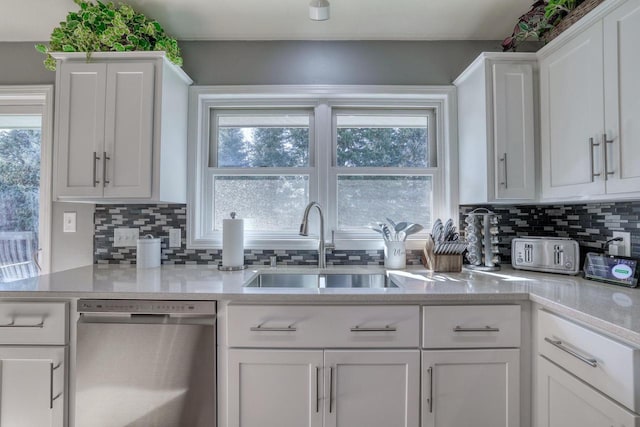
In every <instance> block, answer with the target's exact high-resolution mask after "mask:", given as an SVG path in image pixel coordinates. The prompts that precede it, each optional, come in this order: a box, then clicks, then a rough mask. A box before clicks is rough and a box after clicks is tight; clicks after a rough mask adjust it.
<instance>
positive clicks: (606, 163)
mask: <svg viewBox="0 0 640 427" xmlns="http://www.w3.org/2000/svg"><path fill="white" fill-rule="evenodd" d="M602 140H603V141H604V179H605V181H606V180H607V179H608V178H609V175H613V174H615V173H616V172H615V171H609V155H608V152H609V150H608V145H609V144H613V142H614V141H613V139H607V134H606V133H605V134H603V135H602Z"/></svg>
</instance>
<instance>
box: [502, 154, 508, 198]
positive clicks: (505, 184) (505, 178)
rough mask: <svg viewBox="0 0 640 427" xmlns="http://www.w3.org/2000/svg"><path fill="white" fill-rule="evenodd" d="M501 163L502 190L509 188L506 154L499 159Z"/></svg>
mask: <svg viewBox="0 0 640 427" xmlns="http://www.w3.org/2000/svg"><path fill="white" fill-rule="evenodd" d="M500 161H501V162H504V181H503V182H501V183H500V184H501V185H504V188H505V189H507V188H509V175H507V153H504V155H503V156H502V158H500Z"/></svg>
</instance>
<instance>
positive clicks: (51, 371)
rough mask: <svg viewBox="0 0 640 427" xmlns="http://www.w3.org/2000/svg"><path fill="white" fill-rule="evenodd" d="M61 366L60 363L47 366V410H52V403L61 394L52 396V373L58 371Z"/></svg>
mask: <svg viewBox="0 0 640 427" xmlns="http://www.w3.org/2000/svg"><path fill="white" fill-rule="evenodd" d="M61 365H62V362H60V363H58V364H57V365H55V366H54V365H53V362H51V363H50V364H49V409H53V401H54V400H56V399H58V398H59V397H60V396H62V392H60V393H58V394H56V395H55V396H54V395H53V371H55V370H56V369H58V368H59V367H60V366H61Z"/></svg>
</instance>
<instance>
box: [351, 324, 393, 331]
mask: <svg viewBox="0 0 640 427" xmlns="http://www.w3.org/2000/svg"><path fill="white" fill-rule="evenodd" d="M395 331H397V329H396V328H395V327H394V326H389V325H386V326H384V327H382V328H363V327H360V326H354V327H353V328H351V332H395Z"/></svg>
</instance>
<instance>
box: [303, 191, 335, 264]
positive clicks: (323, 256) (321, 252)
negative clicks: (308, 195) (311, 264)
mask: <svg viewBox="0 0 640 427" xmlns="http://www.w3.org/2000/svg"><path fill="white" fill-rule="evenodd" d="M314 206H315V207H316V208H318V214H320V238H319V239H318V240H319V241H318V268H327V253H326V250H327V248H333V244H330V245H328V246H327V245H325V243H324V215H322V208H321V207H320V205H319V204H318V202H309V204H308V205H307V207H306V208H305V209H304V214H302V223H301V224H300V235H301V236H308V235H309V213H310V212H311V208H312V207H314Z"/></svg>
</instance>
